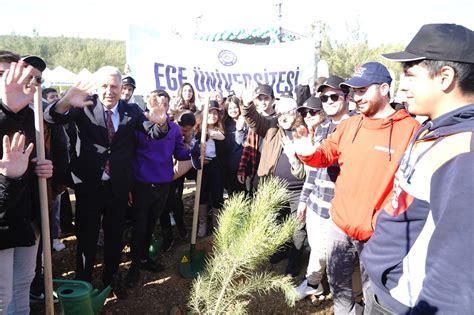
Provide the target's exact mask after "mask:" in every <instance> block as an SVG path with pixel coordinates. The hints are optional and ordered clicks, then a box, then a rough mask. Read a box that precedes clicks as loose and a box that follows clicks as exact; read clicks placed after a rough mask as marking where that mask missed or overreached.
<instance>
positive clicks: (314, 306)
mask: <svg viewBox="0 0 474 315" xmlns="http://www.w3.org/2000/svg"><path fill="white" fill-rule="evenodd" d="M184 201H185V222H186V224H187V226H188V227H189V230H191V224H192V223H191V222H192V211H193V210H192V208H193V203H194V186H193V185H192V183H191V182H186V188H185V192H184ZM173 233H174V235H175V236H176V237H175V241H174V245H173V248H172V249H171V251H169V252H166V253H162V254H161V256H160V261H161V263H163V264H164V265H165V267H166V270H165V271H163V272H160V273H151V272H147V271H141V279H140V282H139V284H138V286H137V287H136V288H134V289H132V290H129V297H128V299H126V300H118V299H116V298H115V297H112V298H108V299H107V300H106V303H105V305H104V307H103V308H102V312H101V314H185V313H188V312H189V309H188V308H187V302H188V297H189V291H190V287H191V283H192V280H189V279H184V278H183V277H181V275H180V273H179V261H180V258H181V256H182V254H183V253H186V252H189V246H190V245H189V241H183V240H180V239H179V238H178V237H177V231H176V230H173ZM62 240H63V242H64V244H65V245H66V249H64V250H62V251H60V252H53V277H54V278H62V279H73V278H74V264H75V247H76V238H75V237H74V236H69V237H64V238H63V239H62ZM196 246H197V248H199V249H203V250H205V251H206V252H210V251H211V250H212V236H209V237H206V238H203V239H198V241H197V245H196ZM128 251H129V247H128V246H126V247H125V249H124V253H123V256H122V263H121V265H120V270H121V272H122V274H123V276H125V274H126V272H127V269H128V266H129V265H130V259H129V258H128V255H127V252H128ZM307 254H308V253H306V256H305V257H306V258H305V261H306V262H307ZM102 262H103V260H102V250H101V249H100V248H98V255H97V262H96V268H95V271H94V272H95V273H94V276H95V278H96V279H100V274H101V272H102ZM285 266H286V260H283V261H282V262H280V263H279V264H277V265H274V266H272V265H270V264H268V266H264V267H265V268H273V271H274V272H276V273H283V272H284V270H285ZM304 270H305V268H303V269H302V271H301V273H300V275H299V276H298V277H297V278H295V279H294V281H295V285H297V284H299V283H300V282H301V280H302V278H303V276H304ZM93 286H94V287H100V282H99V281H97V282H93ZM248 311H249V314H332V313H333V310H332V301H331V299H330V297H329V296H327V297H325V299H324V300H317V299H313V300H312V299H311V298H306V299H304V300H302V301H299V302H297V303H296V306H295V307H293V308H290V307H288V306H287V305H286V304H285V301H284V298H283V294H281V293H280V292H272V293H270V294H267V295H263V296H255V297H254V298H253V300H252V301H251V303H250V307H249V310H248ZM60 313H61V308H60V305H59V303H57V304H55V314H60ZM32 314H44V307H43V305H42V304H34V305H32Z"/></svg>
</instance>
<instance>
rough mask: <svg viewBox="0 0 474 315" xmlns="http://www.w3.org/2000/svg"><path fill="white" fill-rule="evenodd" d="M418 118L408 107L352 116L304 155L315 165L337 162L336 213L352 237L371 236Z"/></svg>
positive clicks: (333, 209)
mask: <svg viewBox="0 0 474 315" xmlns="http://www.w3.org/2000/svg"><path fill="white" fill-rule="evenodd" d="M418 127H419V123H418V122H417V121H416V120H414V119H413V118H411V117H410V115H409V114H408V113H407V112H406V111H405V110H399V111H397V112H395V113H393V114H392V115H390V116H389V117H386V118H379V119H374V118H368V117H366V116H364V115H358V116H353V117H351V118H349V119H347V120H345V121H343V122H341V123H340V124H339V126H338V127H337V129H336V131H335V132H334V133H332V134H331V135H329V137H328V138H327V139H326V141H324V142H322V143H321V145H320V146H319V147H318V149H317V150H316V152H315V153H313V154H312V155H310V156H299V157H300V159H301V160H302V161H303V162H304V163H305V164H307V165H309V166H312V167H328V166H330V165H332V164H333V163H334V162H336V161H338V163H339V167H340V169H341V171H340V173H339V176H338V178H337V180H336V188H335V191H334V194H335V196H334V199H333V200H332V202H331V209H330V213H331V217H332V219H333V221H334V223H335V224H336V225H337V226H338V227H339V228H341V229H342V230H343V231H344V232H345V233H346V234H347V235H348V236H350V237H351V238H353V239H356V240H367V239H369V238H370V236H371V235H372V233H373V220H374V218H375V215H376V213H377V212H378V211H379V210H380V209H381V207H382V206H383V205H384V204H385V202H386V201H387V200H388V199H389V198H390V193H391V191H392V185H393V178H394V175H395V172H396V170H397V168H398V161H399V160H400V158H401V156H402V154H403V152H404V151H405V149H406V147H407V146H408V144H409V143H410V140H411V138H412V136H413V135H414V134H415V132H416V130H417V129H418Z"/></svg>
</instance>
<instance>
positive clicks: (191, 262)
mask: <svg viewBox="0 0 474 315" xmlns="http://www.w3.org/2000/svg"><path fill="white" fill-rule="evenodd" d="M208 112H209V104H205V105H204V110H203V117H202V128H201V148H202V147H203V145H204V144H205V143H206V134H207V113H208ZM200 158H201V161H200V162H201V169H199V170H198V171H197V178H196V194H195V196H194V211H193V228H192V231H191V248H190V250H189V252H185V253H183V254H182V255H181V256H180V262H179V272H180V273H181V276H182V277H183V278H185V279H192V278H195V277H196V276H197V275H198V274H199V273H200V272H201V271H202V270H203V269H204V264H205V252H204V251H203V250H198V249H197V248H196V234H197V224H198V214H199V197H200V194H201V181H202V170H203V167H204V154H201V157H200Z"/></svg>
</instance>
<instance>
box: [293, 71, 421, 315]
mask: <svg viewBox="0 0 474 315" xmlns="http://www.w3.org/2000/svg"><path fill="white" fill-rule="evenodd" d="M391 82H392V78H391V77H390V74H389V72H388V70H387V68H385V66H383V65H382V64H380V63H377V62H369V63H366V64H364V65H362V66H361V67H359V68H357V69H356V72H355V74H354V76H353V77H352V78H351V79H349V80H348V81H345V82H343V83H341V84H340V87H341V88H347V87H351V88H352V89H353V92H354V101H355V102H356V104H357V108H358V110H359V111H360V113H361V115H357V116H353V117H351V118H349V119H347V120H345V121H343V122H341V123H340V124H339V125H338V127H337V129H336V131H335V132H333V133H332V134H331V135H329V136H328V138H327V139H326V140H325V141H323V142H322V143H321V144H320V145H319V146H318V145H315V144H314V143H313V139H312V138H311V136H310V135H309V133H308V131H307V129H306V128H304V127H299V128H298V130H297V131H296V132H295V135H294V136H295V140H294V143H295V150H296V153H297V154H298V157H299V158H300V159H301V160H302V161H303V162H304V163H305V164H307V165H309V166H312V167H329V166H331V165H333V163H334V162H336V161H338V163H339V167H340V173H339V176H338V178H337V180H336V186H335V192H334V195H335V196H334V199H333V200H332V201H331V206H330V210H329V215H330V217H331V221H330V222H329V224H328V232H327V234H326V236H327V239H328V243H329V247H328V248H327V251H328V260H327V265H328V266H327V272H328V279H329V285H330V287H331V291H332V294H333V298H334V312H335V313H336V314H349V313H351V312H353V311H354V308H355V304H356V303H355V300H354V295H353V292H352V273H353V271H354V265H355V264H356V261H357V258H358V256H359V255H360V252H361V251H362V249H363V247H364V244H365V242H366V241H367V240H368V239H369V238H370V236H371V235H372V233H373V228H374V225H375V219H376V217H377V215H378V213H379V211H380V210H381V207H382V206H383V205H384V204H385V202H386V201H387V200H389V199H390V197H391V194H390V192H391V189H392V186H393V178H394V175H395V172H396V170H397V168H398V161H399V160H400V158H401V156H402V154H403V152H404V150H405V148H406V147H407V145H408V143H409V142H410V140H411V138H412V136H413V134H414V133H415V131H416V129H417V128H418V126H419V124H418V122H416V121H415V120H414V119H413V118H411V117H410V115H409V114H408V113H407V112H406V111H405V110H399V111H397V112H396V111H395V110H394V109H393V108H392V107H391V106H390V103H389V100H390V96H389V91H390V83H391ZM361 269H362V270H361V274H362V283H363V290H364V296H368V294H369V293H368V292H369V290H370V286H369V281H368V277H367V275H366V273H365V271H364V268H363V266H361ZM365 311H366V312H368V313H369V314H370V311H371V305H368V304H367V305H366V310H365Z"/></svg>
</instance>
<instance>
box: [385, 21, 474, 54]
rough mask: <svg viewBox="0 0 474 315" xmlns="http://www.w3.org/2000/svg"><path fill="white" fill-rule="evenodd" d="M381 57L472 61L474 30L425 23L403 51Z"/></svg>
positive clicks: (457, 26)
mask: <svg viewBox="0 0 474 315" xmlns="http://www.w3.org/2000/svg"><path fill="white" fill-rule="evenodd" d="M382 57H384V58H386V59H389V60H393V61H399V62H407V61H416V60H424V59H430V60H443V61H453V62H464V63H474V32H473V31H471V30H470V29H468V28H466V27H464V26H462V25H457V24H426V25H423V26H422V27H421V29H420V30H419V31H418V33H416V35H415V37H413V39H412V40H411V42H410V43H409V44H408V46H407V47H406V48H405V50H404V51H400V52H395V53H390V54H382Z"/></svg>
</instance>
